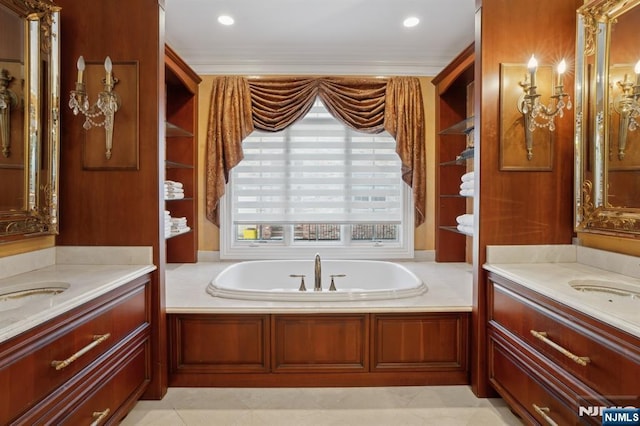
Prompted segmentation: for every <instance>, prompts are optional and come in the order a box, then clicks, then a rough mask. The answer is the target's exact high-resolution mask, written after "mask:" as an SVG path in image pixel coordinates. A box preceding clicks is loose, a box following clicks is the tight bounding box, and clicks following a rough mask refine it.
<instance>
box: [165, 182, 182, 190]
mask: <svg viewBox="0 0 640 426" xmlns="http://www.w3.org/2000/svg"><path fill="white" fill-rule="evenodd" d="M164 185H165V186H167V187H174V188H182V187H183V185H182V182H176V181H173V180H165V181H164Z"/></svg>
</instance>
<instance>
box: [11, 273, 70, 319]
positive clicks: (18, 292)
mask: <svg viewBox="0 0 640 426" xmlns="http://www.w3.org/2000/svg"><path fill="white" fill-rule="evenodd" d="M69 286H70V285H69V283H66V282H62V281H45V282H38V283H29V284H25V285H20V286H11V287H9V288H0V312H2V311H9V310H11V309H17V308H20V307H22V306H24V305H26V304H28V303H33V302H35V301H38V300H44V299H51V298H53V297H55V296H56V295H57V294H60V293H62V292H63V291H65V290H67V289H68V288H69Z"/></svg>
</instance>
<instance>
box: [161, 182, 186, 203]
mask: <svg viewBox="0 0 640 426" xmlns="http://www.w3.org/2000/svg"><path fill="white" fill-rule="evenodd" d="M183 198H184V185H183V184H182V183H181V182H175V181H172V180H165V181H164V199H165V200H181V199H183Z"/></svg>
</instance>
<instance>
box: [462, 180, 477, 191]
mask: <svg viewBox="0 0 640 426" xmlns="http://www.w3.org/2000/svg"><path fill="white" fill-rule="evenodd" d="M474 185H475V181H473V180H467V181H464V182H462V183H461V184H460V189H473V187H474Z"/></svg>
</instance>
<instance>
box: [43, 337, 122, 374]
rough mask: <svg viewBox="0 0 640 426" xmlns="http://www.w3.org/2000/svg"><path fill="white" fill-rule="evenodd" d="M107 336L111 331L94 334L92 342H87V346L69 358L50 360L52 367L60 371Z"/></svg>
mask: <svg viewBox="0 0 640 426" xmlns="http://www.w3.org/2000/svg"><path fill="white" fill-rule="evenodd" d="M109 337H111V333H107V334H103V335H99V334H96V335H95V336H93V342H91V343H89V344H88V345H87V346H85V347H84V348H82V349H80V350H79V351H78V352H76V353H75V354H73V355H71V356H70V357H69V358H67V359H65V360H64V361H51V366H52V367H53V368H55V369H56V371H60V370H62V369H63V368H67V367H68V366H69V365H70V364H71V363H73V362H74V361H75V360H77V359H78V358H80V357H81V356H82V355H84V354H86V353H87V352H89V351H90V350H91V349H93V348H95V347H96V346H98V345H99V344H100V343H102V342H104V341H105V340H107V339H108V338H109Z"/></svg>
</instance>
